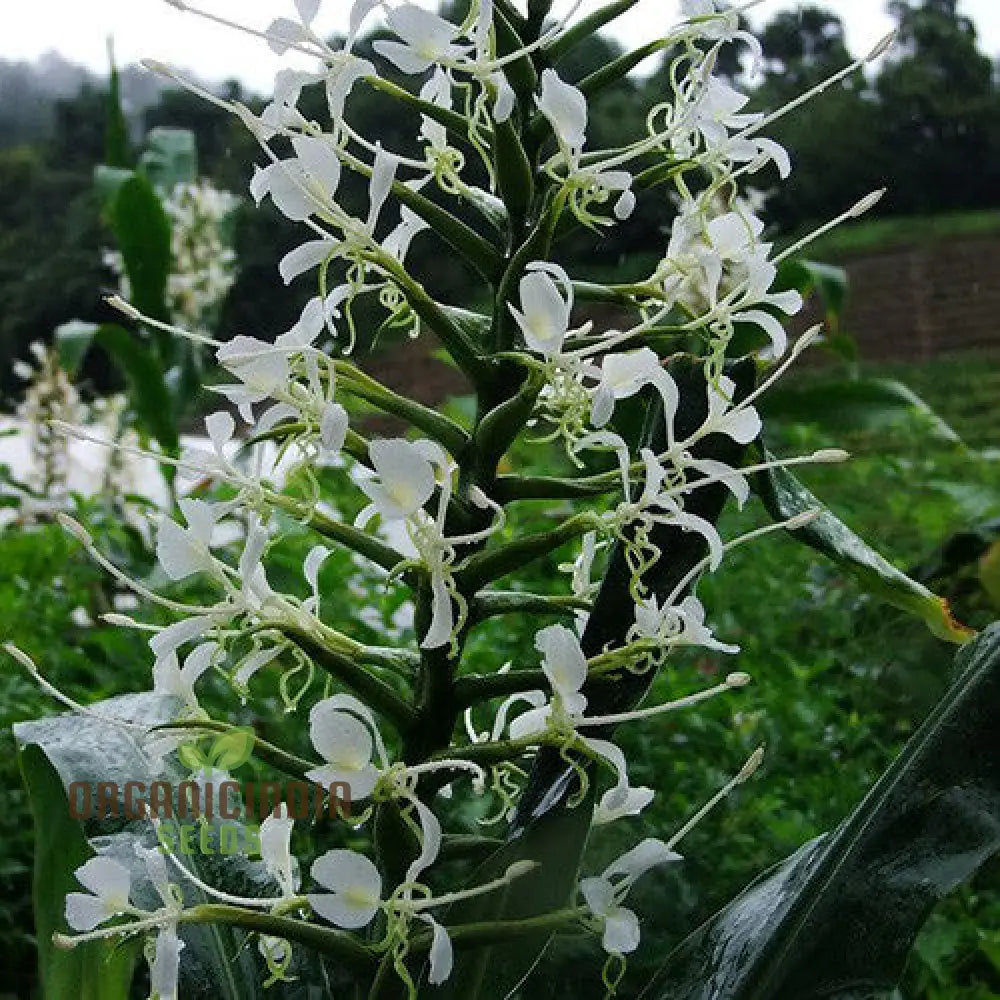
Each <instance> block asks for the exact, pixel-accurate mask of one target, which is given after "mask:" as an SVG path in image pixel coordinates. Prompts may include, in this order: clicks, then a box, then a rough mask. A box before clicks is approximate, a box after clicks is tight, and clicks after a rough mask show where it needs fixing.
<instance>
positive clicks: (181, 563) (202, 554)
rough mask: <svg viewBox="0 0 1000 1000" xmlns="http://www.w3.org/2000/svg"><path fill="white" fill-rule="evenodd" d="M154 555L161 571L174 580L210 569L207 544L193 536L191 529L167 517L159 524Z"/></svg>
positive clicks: (210, 558) (210, 563)
mask: <svg viewBox="0 0 1000 1000" xmlns="http://www.w3.org/2000/svg"><path fill="white" fill-rule="evenodd" d="M156 557H157V559H158V560H159V562H160V566H162V567H163V572H164V573H166V574H167V576H168V577H170V579H171V580H174V581H177V580H184V579H186V578H187V577H189V576H192V575H193V574H195V573H204V572H209V571H211V569H212V556H211V553H210V552H209V551H208V548H207V546H206V545H205V544H204V543H203V542H201V541H199V540H198V539H197V538H195V537H194V534H193V532H192V531H190V530H189V529H187V528H182V527H181V526H180V525H179V524H178V523H177V522H176V521H171V520H170V519H169V518H167V519H165V520H164V521H163V522H162V523H161V524H160V530H159V532H158V533H157V536H156Z"/></svg>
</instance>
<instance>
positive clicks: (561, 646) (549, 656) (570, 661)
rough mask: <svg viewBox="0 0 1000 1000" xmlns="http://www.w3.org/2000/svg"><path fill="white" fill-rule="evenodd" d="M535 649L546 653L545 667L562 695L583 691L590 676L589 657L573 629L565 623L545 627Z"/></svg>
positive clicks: (553, 687)
mask: <svg viewBox="0 0 1000 1000" xmlns="http://www.w3.org/2000/svg"><path fill="white" fill-rule="evenodd" d="M535 649H537V650H538V651H539V652H540V653H541V654H542V657H543V660H542V669H543V670H544V671H545V676H546V677H548V679H549V683H550V684H551V685H552V689H553V691H555V692H556V693H557V694H559V695H560V696H565V695H570V694H576V693H578V692H579V691H580V689H581V688H582V687H583V685H584V682H585V681H586V680H587V658H586V657H585V656H584V655H583V650H582V649H581V648H580V640H579V639H578V638H577V637H576V634H575V633H574V632H573V631H571V630H570V629H568V628H566V626H565V625H550V626H549V627H548V628H543V629H542V630H541V631H540V632H538V633H537V635H536V636H535Z"/></svg>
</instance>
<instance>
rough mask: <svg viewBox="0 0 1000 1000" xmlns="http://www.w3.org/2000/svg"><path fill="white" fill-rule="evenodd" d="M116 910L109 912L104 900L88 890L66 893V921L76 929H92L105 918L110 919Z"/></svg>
mask: <svg viewBox="0 0 1000 1000" xmlns="http://www.w3.org/2000/svg"><path fill="white" fill-rule="evenodd" d="M113 916H114V912H113V911H112V912H110V913H109V912H108V908H107V906H105V904H104V902H103V900H100V899H98V898H97V897H96V896H91V895H90V894H89V893H86V892H71V893H68V894H67V895H66V923H67V924H69V926H70V927H71V928H72V929H73V930H75V931H92V930H93V929H94V928H95V927H99V926H100V925H101V924H103V923H104V921H105V920H110V919H111V918H112V917H113Z"/></svg>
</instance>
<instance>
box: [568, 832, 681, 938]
mask: <svg viewBox="0 0 1000 1000" xmlns="http://www.w3.org/2000/svg"><path fill="white" fill-rule="evenodd" d="M680 860H681V856H680V855H679V854H677V853H675V852H674V851H672V850H671V849H670V848H669V847H668V846H667V845H666V844H664V843H663V842H662V841H660V840H655V839H653V838H650V839H648V840H644V841H643V842H642V843H641V844H639V845H638V846H637V847H634V848H633V849H632V850H631V851H629V852H628V853H627V854H624V855H622V857H621V858H619V859H618V860H617V861H616V862H614V863H613V864H611V865H609V866H608V867H607V868H606V869H605V870H604V873H603V874H602V875H600V876H597V877H595V878H585V879H583V880H582V881H581V882H580V892H581V893H582V895H583V898H584V901H585V902H586V904H587V906H588V907H589V909H590V911H591V913H593V915H594V916H595V917H597V919H598V920H600V921H601V923H602V925H603V928H604V935H603V940H602V944H603V946H604V950H605V951H606V952H608V954H610V955H628V954H630V953H631V952H633V951H635V949H636V948H638V947H639V918H638V917H637V916H636V915H635V913H634V912H633V911H632V910H629V909H627V908H626V907H624V906H622V902H623V900H624V899H625V897H626V896H627V895H628V893H629V892H630V891H631V889H632V886H633V885H634V884H635V883H636V881H638V879H640V878H641V877H642V876H643V875H645V874H646V872H648V871H649V870H650V869H652V868H655V867H657V866H658V865H663V864H668V863H671V862H675V861H680Z"/></svg>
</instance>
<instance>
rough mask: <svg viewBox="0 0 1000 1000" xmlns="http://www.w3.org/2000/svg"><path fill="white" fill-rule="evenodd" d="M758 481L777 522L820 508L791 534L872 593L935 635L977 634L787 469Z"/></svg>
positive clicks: (962, 637) (963, 638) (960, 638)
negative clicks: (919, 620)
mask: <svg viewBox="0 0 1000 1000" xmlns="http://www.w3.org/2000/svg"><path fill="white" fill-rule="evenodd" d="M764 454H765V456H766V458H767V459H769V460H770V459H771V458H773V456H772V455H770V454H769V453H768V452H766V451H765V452H764ZM755 482H756V489H757V492H758V494H759V495H760V497H761V499H762V500H763V501H764V504H765V505H766V507H767V509H768V511H769V512H770V514H771V516H772V517H773V518H774V519H775V520H787V519H788V518H792V517H795V516H796V515H798V514H803V513H805V512H807V511H810V510H817V511H819V512H820V513H819V516H818V517H817V518H816V519H815V520H814V521H813V522H812V523H810V524H808V525H807V526H806V527H804V528H800V529H798V530H797V531H796V532H794V535H793V537H794V538H796V539H797V540H798V541H800V542H803V543H804V544H806V545H810V546H811V547H812V548H814V549H816V550H818V551H819V552H822V553H823V554H824V555H826V556H828V557H829V558H830V559H832V560H833V561H834V562H835V563H836V564H837V565H838V566H841V567H842V568H843V569H845V570H846V571H847V572H848V573H850V574H851V575H852V576H854V577H855V578H856V579H857V580H858V582H859V583H860V584H861V586H862V587H863V588H864V589H865V591H866V592H867V593H869V594H871V596H872V597H875V598H877V599H878V600H880V601H885V602H886V603H887V604H891V605H893V606H894V607H897V608H899V609H901V610H902V611H906V612H908V613H909V614H913V615H916V616H917V617H919V618H922V619H923V621H924V622H925V623H926V624H927V627H928V628H929V629H930V630H931V631H932V632H933V633H934V634H935V635H936V636H938V637H939V638H941V639H945V640H947V641H948V642H954V643H957V644H961V643H964V642H968V641H969V640H970V639H971V638H972V637H973V635H974V633H973V632H972V631H971V630H970V629H968V628H966V627H965V626H964V625H962V624H961V623H960V622H958V621H956V620H955V618H954V617H953V616H952V614H951V610H950V608H949V606H948V602H947V601H946V600H945V599H944V598H943V597H937V596H936V595H935V594H933V593H931V591H930V590H928V589H927V588H926V587H925V586H924V585H923V584H921V583H917V581H916V580H912V579H910V577H908V576H907V575H906V574H905V573H903V572H902V571H901V570H898V569H897V568H896V567H895V566H893V565H892V563H890V562H889V561H888V560H887V559H885V558H884V557H883V556H881V555H879V554H878V553H877V552H876V551H875V550H874V549H872V548H871V547H870V546H869V545H868V544H867V543H866V542H865V541H864V540H863V539H862V538H860V537H859V536H858V535H856V534H855V533H854V532H853V531H851V529H850V528H848V527H847V525H846V524H844V522H843V521H841V520H840V518H838V517H837V516H836V515H835V514H833V513H832V512H831V511H830V510H828V509H827V508H826V507H825V506H824V505H823V504H822V503H821V502H820V501H819V500H817V499H816V497H815V496H813V494H812V493H810V492H809V490H807V489H806V487H805V486H803V485H802V483H801V482H799V480H798V479H796V478H795V476H793V475H792V474H791V473H790V472H788V471H787V470H786V469H772V470H770V471H769V472H767V473H761V474H760V475H759V476H757V477H756V480H755Z"/></svg>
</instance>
